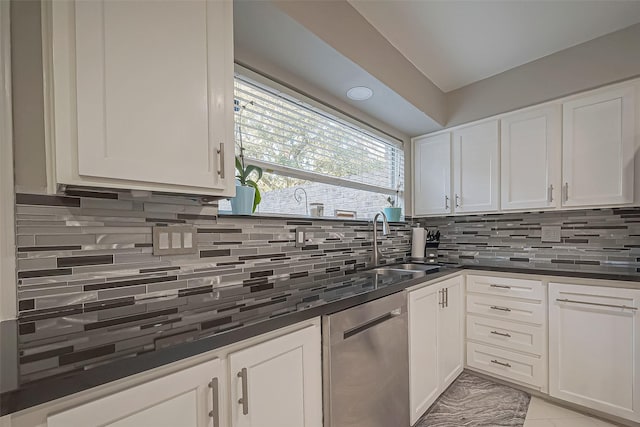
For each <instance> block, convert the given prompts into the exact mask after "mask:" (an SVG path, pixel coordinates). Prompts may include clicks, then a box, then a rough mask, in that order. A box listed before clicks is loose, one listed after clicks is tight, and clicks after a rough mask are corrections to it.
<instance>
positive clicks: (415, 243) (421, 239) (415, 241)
mask: <svg viewBox="0 0 640 427" xmlns="http://www.w3.org/2000/svg"><path fill="white" fill-rule="evenodd" d="M426 242H427V230H425V229H424V228H422V227H416V228H412V229H411V257H413V258H424V246H425V243H426Z"/></svg>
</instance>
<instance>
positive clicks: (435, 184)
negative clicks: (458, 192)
mask: <svg viewBox="0 0 640 427" xmlns="http://www.w3.org/2000/svg"><path fill="white" fill-rule="evenodd" d="M413 155H414V159H413V176H414V186H415V187H414V199H413V200H414V202H413V203H414V213H415V215H436V214H450V213H452V212H453V205H452V203H451V133H449V132H447V133H443V134H440V135H436V136H431V137H426V138H419V139H416V140H415V141H414V150H413Z"/></svg>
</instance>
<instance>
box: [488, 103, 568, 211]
mask: <svg viewBox="0 0 640 427" xmlns="http://www.w3.org/2000/svg"><path fill="white" fill-rule="evenodd" d="M560 117H561V109H560V105H559V104H557V105H549V106H546V107H542V108H537V109H534V110H529V111H525V112H521V113H516V114H512V115H509V116H507V117H505V118H503V119H501V121H500V131H501V139H500V148H501V158H500V162H501V172H502V173H501V175H500V177H501V184H502V185H501V199H502V205H501V207H502V209H505V210H508V209H533V208H552V207H558V206H560V203H559V202H560V186H561V184H560V182H561V181H560V158H561V144H560V140H561V137H562V130H561V119H560Z"/></svg>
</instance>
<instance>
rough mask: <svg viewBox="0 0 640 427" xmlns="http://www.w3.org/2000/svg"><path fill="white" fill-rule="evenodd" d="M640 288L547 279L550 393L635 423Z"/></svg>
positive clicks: (639, 396) (638, 414)
mask: <svg viewBox="0 0 640 427" xmlns="http://www.w3.org/2000/svg"><path fill="white" fill-rule="evenodd" d="M638 311H640V290H639V289H620V288H610V287H601V286H582V285H573V284H563V283H549V394H551V396H553V397H556V398H558V399H562V400H566V401H568V402H573V403H576V404H579V405H582V406H585V407H589V408H592V409H595V410H598V411H602V412H606V413H608V414H612V415H617V416H619V417H622V418H625V419H628V420H632V421H640V313H639V312H638Z"/></svg>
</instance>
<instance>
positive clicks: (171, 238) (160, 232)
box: [153, 225, 198, 255]
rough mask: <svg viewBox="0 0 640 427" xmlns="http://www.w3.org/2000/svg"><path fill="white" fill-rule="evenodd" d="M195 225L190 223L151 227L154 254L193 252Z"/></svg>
mask: <svg viewBox="0 0 640 427" xmlns="http://www.w3.org/2000/svg"><path fill="white" fill-rule="evenodd" d="M195 233H196V229H195V227H193V226H191V225H170V226H162V227H161V226H156V227H153V254H154V255H184V254H195V253H196V252H198V247H197V245H196V244H195V243H194V242H195V240H196V239H195Z"/></svg>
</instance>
